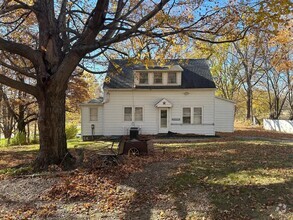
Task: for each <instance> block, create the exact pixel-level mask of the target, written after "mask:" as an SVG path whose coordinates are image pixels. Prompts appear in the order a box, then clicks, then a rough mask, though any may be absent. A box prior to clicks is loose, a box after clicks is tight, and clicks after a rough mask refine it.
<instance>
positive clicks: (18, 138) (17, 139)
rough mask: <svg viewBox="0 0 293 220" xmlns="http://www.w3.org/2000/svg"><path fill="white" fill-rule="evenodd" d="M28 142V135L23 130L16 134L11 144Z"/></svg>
mask: <svg viewBox="0 0 293 220" xmlns="http://www.w3.org/2000/svg"><path fill="white" fill-rule="evenodd" d="M23 144H26V136H25V133H23V132H18V133H16V135H15V136H14V137H13V138H12V139H11V145H23Z"/></svg>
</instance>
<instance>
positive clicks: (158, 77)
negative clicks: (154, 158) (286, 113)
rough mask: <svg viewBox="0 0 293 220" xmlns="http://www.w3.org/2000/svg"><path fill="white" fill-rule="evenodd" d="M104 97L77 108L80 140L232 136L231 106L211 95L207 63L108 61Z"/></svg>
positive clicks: (195, 60) (199, 61) (195, 61)
mask: <svg viewBox="0 0 293 220" xmlns="http://www.w3.org/2000/svg"><path fill="white" fill-rule="evenodd" d="M106 79H107V80H106V82H105V83H104V98H103V99H98V100H91V101H89V102H87V103H83V104H81V105H80V106H81V129H82V136H83V139H89V138H92V137H97V136H101V135H104V136H109V135H126V134H129V129H130V128H131V127H138V128H139V129H140V133H141V134H158V133H168V132H169V131H170V132H176V133H184V134H187V133H192V134H200V135H215V132H216V131H220V132H233V130H234V103H233V102H232V101H229V100H225V99H221V98H217V97H215V90H216V86H215V83H214V82H213V79H212V76H211V74H210V70H209V67H208V64H207V62H206V60H203V59H188V60H167V61H166V64H165V65H164V66H155V65H153V66H148V67H145V66H143V65H138V64H135V65H134V64H132V63H131V62H129V61H127V60H112V61H111V62H110V64H109V67H108V73H107V77H106Z"/></svg>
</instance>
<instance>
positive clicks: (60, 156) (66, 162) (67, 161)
mask: <svg viewBox="0 0 293 220" xmlns="http://www.w3.org/2000/svg"><path fill="white" fill-rule="evenodd" d="M38 105H39V121H38V126H39V135H40V151H39V155H38V157H37V158H36V161H35V168H36V169H47V168H48V165H50V164H57V165H60V166H62V168H65V169H68V168H70V167H71V166H72V165H73V164H74V162H75V160H74V158H73V157H72V156H71V154H70V153H69V152H68V150H67V143H66V134H65V91H63V92H44V94H42V95H41V96H40V97H39V99H38Z"/></svg>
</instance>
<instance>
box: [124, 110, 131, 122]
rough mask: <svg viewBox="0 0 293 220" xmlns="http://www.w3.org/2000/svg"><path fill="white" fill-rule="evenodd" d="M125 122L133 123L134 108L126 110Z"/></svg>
mask: <svg viewBox="0 0 293 220" xmlns="http://www.w3.org/2000/svg"><path fill="white" fill-rule="evenodd" d="M124 121H132V107H125V108H124Z"/></svg>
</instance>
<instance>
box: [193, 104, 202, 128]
mask: <svg viewBox="0 0 293 220" xmlns="http://www.w3.org/2000/svg"><path fill="white" fill-rule="evenodd" d="M193 124H195V125H200V124H202V108H198V107H196V108H193Z"/></svg>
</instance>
